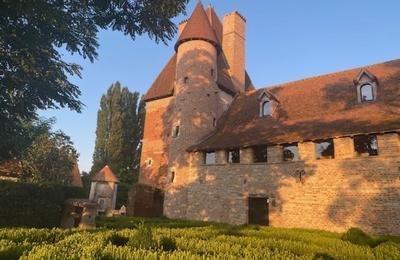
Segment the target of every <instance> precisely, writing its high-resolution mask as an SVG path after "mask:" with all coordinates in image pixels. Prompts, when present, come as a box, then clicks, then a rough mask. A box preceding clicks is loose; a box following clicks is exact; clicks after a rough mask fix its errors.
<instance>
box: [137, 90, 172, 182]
mask: <svg viewBox="0 0 400 260" xmlns="http://www.w3.org/2000/svg"><path fill="white" fill-rule="evenodd" d="M173 101H174V98H173V97H169V98H164V99H159V100H154V101H151V102H147V103H146V120H145V124H144V136H143V146H142V154H141V158H140V175H139V182H140V183H143V184H147V185H150V186H153V187H158V188H162V187H164V184H165V178H166V175H167V171H168V144H169V142H170V136H171V132H172V129H171V123H172V121H173V120H172V109H173ZM148 160H151V161H152V165H150V166H149V165H147V162H148Z"/></svg>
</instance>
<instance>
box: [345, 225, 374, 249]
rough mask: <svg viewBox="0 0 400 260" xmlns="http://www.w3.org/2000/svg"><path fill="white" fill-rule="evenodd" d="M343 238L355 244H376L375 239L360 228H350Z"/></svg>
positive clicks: (371, 245) (372, 245)
mask: <svg viewBox="0 0 400 260" xmlns="http://www.w3.org/2000/svg"><path fill="white" fill-rule="evenodd" d="M342 240H343V241H348V242H350V243H352V244H355V245H361V246H369V247H374V246H376V242H375V240H374V239H372V238H371V237H370V236H369V235H367V234H365V233H364V232H363V231H362V230H361V229H359V228H350V229H349V230H347V232H346V233H344V234H343V236H342Z"/></svg>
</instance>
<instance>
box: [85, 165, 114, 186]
mask: <svg viewBox="0 0 400 260" xmlns="http://www.w3.org/2000/svg"><path fill="white" fill-rule="evenodd" d="M91 180H92V181H104V182H119V181H118V179H117V177H115V175H114V173H113V171H112V170H111V168H110V167H109V166H108V165H106V166H104V168H103V169H101V171H99V172H98V173H97V174H96V175H95V176H93V177H92V179H91Z"/></svg>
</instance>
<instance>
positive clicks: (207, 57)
mask: <svg viewBox="0 0 400 260" xmlns="http://www.w3.org/2000/svg"><path fill="white" fill-rule="evenodd" d="M217 69H218V68H217V49H216V47H215V46H214V45H213V44H212V43H210V42H208V41H204V40H191V41H187V42H184V43H182V44H180V45H179V48H178V53H177V62H176V77H175V80H176V82H175V93H174V96H175V103H174V116H173V118H174V119H173V122H172V133H171V135H172V139H171V143H170V145H169V158H170V161H169V165H170V166H172V167H173V169H174V171H175V177H176V181H177V182H178V183H179V182H181V181H183V182H186V181H188V179H186V180H183V179H182V178H180V176H181V175H180V174H179V169H180V168H183V167H187V166H189V164H190V163H193V162H192V158H191V157H190V155H189V153H187V152H186V150H187V149H188V148H189V147H190V146H192V145H195V144H197V143H198V142H199V141H201V140H202V139H203V138H204V137H205V136H207V135H209V134H210V133H211V132H212V131H213V130H214V127H215V119H216V118H217V117H219V115H220V114H221V113H222V107H221V102H220V100H219V99H220V98H219V96H218V92H219V89H218V87H217V84H216V83H215V82H216V79H217ZM188 177H189V175H188V174H185V178H188Z"/></svg>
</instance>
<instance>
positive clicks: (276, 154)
mask: <svg viewBox="0 0 400 260" xmlns="http://www.w3.org/2000/svg"><path fill="white" fill-rule="evenodd" d="M267 156H268V162H269V163H278V162H282V161H283V147H282V146H281V145H274V146H267Z"/></svg>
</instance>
